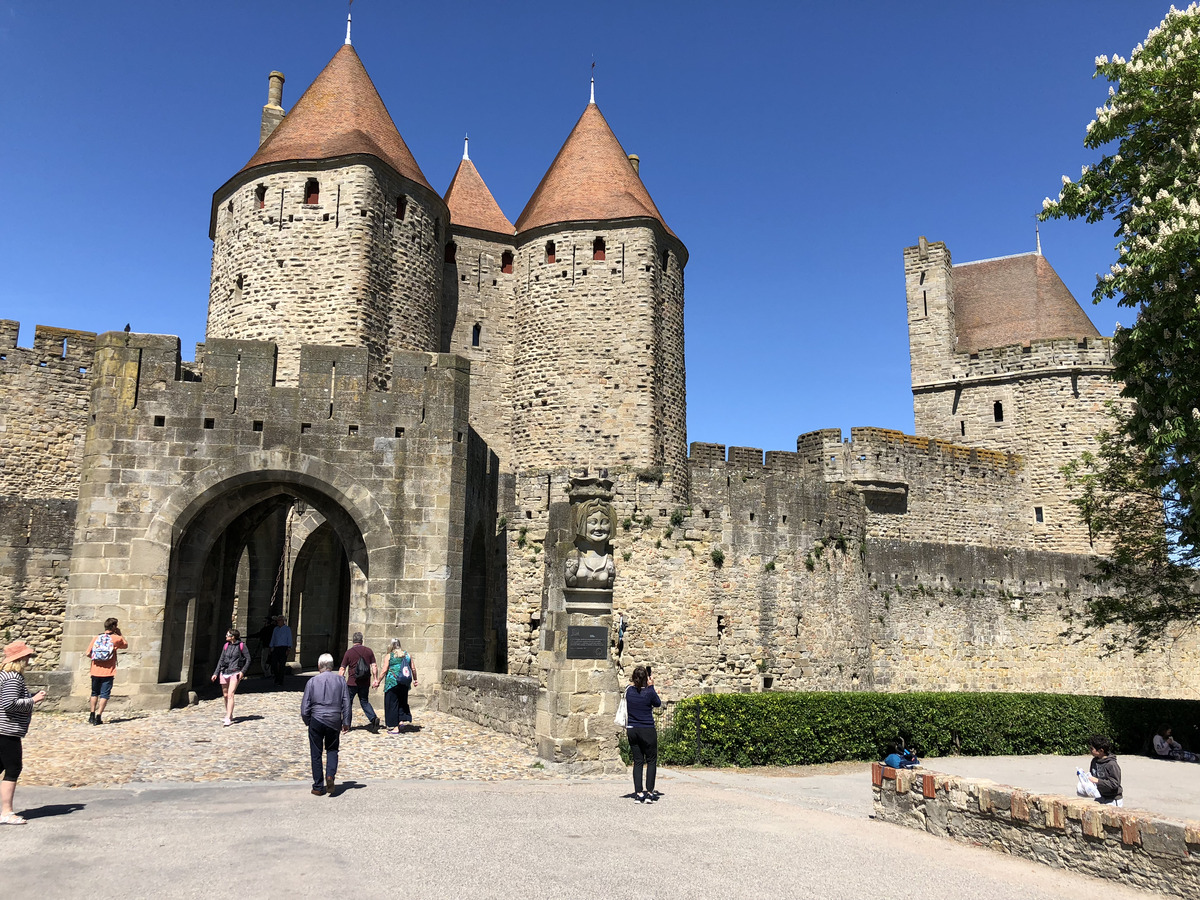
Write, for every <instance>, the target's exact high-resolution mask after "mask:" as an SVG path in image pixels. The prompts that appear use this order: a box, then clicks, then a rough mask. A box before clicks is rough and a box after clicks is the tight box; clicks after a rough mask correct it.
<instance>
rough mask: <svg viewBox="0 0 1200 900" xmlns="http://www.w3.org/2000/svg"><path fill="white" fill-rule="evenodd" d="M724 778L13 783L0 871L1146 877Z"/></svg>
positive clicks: (179, 883)
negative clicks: (14, 804) (1099, 871)
mask: <svg viewBox="0 0 1200 900" xmlns="http://www.w3.org/2000/svg"><path fill="white" fill-rule="evenodd" d="M114 730H115V729H114ZM723 774H728V773H723ZM735 774H736V773H735ZM855 777H856V778H857V776H855ZM736 780H738V781H741V782H744V784H742V785H740V786H739V785H737V784H713V783H709V781H708V780H706V776H705V774H704V773H701V774H700V776H699V777H692V776H691V774H690V773H689V775H687V776H683V777H681V776H676V775H674V773H665V774H664V777H663V778H662V779H661V781H660V784H659V787H660V788H661V789H662V790H663V791H664V797H663V798H662V799H661V800H660V801H659V802H658V803H654V804H646V805H640V804H637V803H635V802H633V801H632V800H630V799H628V798H627V793H628V791H629V784H628V781H627V780H626V779H624V778H619V777H613V776H608V777H603V778H596V779H589V780H577V779H568V778H554V779H549V780H544V781H530V780H509V781H492V782H484V781H479V780H460V781H445V780H413V781H401V780H378V781H377V780H374V779H357V780H354V781H352V782H348V783H347V784H346V785H345V788H344V789H343V791H342V792H341V793H339V794H337V795H336V796H335V797H333V798H332V799H330V798H326V797H313V796H312V795H311V794H309V791H308V785H307V784H305V783H304V782H303V781H294V782H291V783H288V784H278V783H275V784H272V783H237V782H222V783H216V784H186V785H178V784H174V785H173V784H160V785H140V786H139V785H118V786H114V787H110V788H78V789H75V790H67V789H62V788H47V787H27V786H25V785H22V786H20V787H19V788H18V792H17V797H18V805H19V806H20V807H21V808H22V809H24V810H25V811H26V815H28V816H29V819H30V821H29V824H28V825H25V826H22V827H19V828H11V827H10V828H3V827H0V859H2V860H3V866H2V868H3V872H4V874H3V890H4V895H5V896H6V897H7V896H9V895H10V894H11V895H12V896H14V897H27V896H28V897H39V898H58V897H72V898H73V897H84V896H87V897H95V898H101V900H103V898H109V897H114V898H116V897H120V898H123V900H124V898H141V897H155V898H158V897H164V896H167V897H172V898H176V897H179V898H190V897H197V898H205V900H209V898H213V897H222V896H231V897H271V898H273V897H311V896H318V895H323V894H328V895H333V894H344V893H346V892H347V891H352V892H355V893H358V892H362V893H367V894H370V895H380V896H389V897H390V896H396V897H401V898H403V900H425V898H446V897H453V898H459V900H473V898H509V897H512V898H519V900H543V898H544V900H574V898H587V900H595V898H597V897H603V898H606V900H624V898H631V900H632V898H638V900H641V898H648V897H652V898H656V900H677V898H678V900H695V898H697V897H722V898H723V897H735V898H741V897H761V898H800V900H803V898H821V900H865V898H878V897H898V898H920V900H962V898H964V897H970V898H980V900H1095V898H1096V897H1098V896H1103V897H1104V898H1105V900H1136V898H1143V900H1144V898H1148V897H1150V896H1152V895H1149V894H1144V893H1140V892H1137V891H1134V890H1132V889H1130V888H1127V887H1124V886H1121V885H1117V884H1112V883H1108V882H1100V881H1097V880H1094V879H1091V878H1089V877H1086V876H1082V875H1077V874H1072V873H1068V872H1064V871H1061V870H1057V869H1050V868H1047V867H1045V866H1041V865H1038V864H1036V863H1032V862H1027V861H1025V860H1021V859H1016V858H1013V857H1009V856H1005V855H1003V854H1000V853H996V852H994V851H991V850H987V849H983V848H977V847H969V846H964V845H961V844H956V843H953V842H950V841H945V840H942V839H940V838H935V837H933V836H931V835H927V834H924V833H921V832H916V831H913V830H910V829H905V828H899V827H897V826H894V825H887V824H884V823H881V822H875V821H872V820H870V819H866V818H861V817H854V818H851V817H848V816H844V815H833V814H830V813H827V812H822V811H815V810H811V809H808V808H806V807H805V806H804V805H802V804H800V803H796V802H792V800H790V799H789V797H788V796H787V794H786V793H783V792H781V791H780V789H779V785H781V784H783V785H785V786H786V785H793V784H795V783H798V782H802V781H805V779H799V778H771V777H769V776H767V777H764V776H752V775H737V776H736ZM864 781H866V784H868V785H869V781H867V780H865V779H858V783H859V784H860V785H863V782H864ZM764 785H765V787H764ZM860 790H864V791H865V787H860ZM764 792H765V793H764Z"/></svg>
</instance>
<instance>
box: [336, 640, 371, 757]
mask: <svg viewBox="0 0 1200 900" xmlns="http://www.w3.org/2000/svg"><path fill="white" fill-rule="evenodd" d="M350 640H351V642H352V643H351V645H350V649H349V650H347V651H346V653H345V655H344V656H343V657H342V666H341V668H340V669H338V674H339V675H341V676H342V677H343V678H345V679H346V687H348V688H349V689H350V706H351V707H353V706H354V698H355V697H358V702H359V704H360V705H361V706H362V711H363V714H364V715H365V716H366V717H367V730H368V731H370V732H371V734H378V733H379V716H377V715H375V707H373V706H372V705H371V700H370V693H371V688H372V687H379V671H378V669H377V668H376V666H375V651H374V650H372V649H371V648H370V647H364V646H363V635H362V632H361V631H356V632H354V636H353V637H352V638H351V639H350ZM351 715H353V712H352V713H351Z"/></svg>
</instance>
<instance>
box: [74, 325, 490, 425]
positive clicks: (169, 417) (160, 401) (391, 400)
mask: <svg viewBox="0 0 1200 900" xmlns="http://www.w3.org/2000/svg"><path fill="white" fill-rule="evenodd" d="M197 355H198V358H197V360H196V361H195V363H194V364H189V363H185V362H184V361H183V360H182V359H181V357H180V346H179V339H178V338H176V337H172V336H168V335H152V334H125V333H122V332H107V333H105V334H102V335H100V336H99V337H98V338H97V344H96V369H97V381H96V387H95V390H94V393H93V409H94V410H95V411H97V412H98V413H101V414H109V415H115V416H116V417H117V418H118V419H122V420H125V421H128V420H129V419H130V418H138V417H143V418H145V420H146V421H145V422H144V423H143V424H144V425H145V426H148V427H149V428H151V429H155V430H157V429H164V430H163V431H162V432H161V435H162V439H165V440H185V439H189V438H187V437H186V435H189V434H193V433H195V435H194V436H193V437H191V438H190V439H192V440H194V439H196V437H200V438H202V439H205V440H210V441H221V440H232V437H231V432H232V431H245V430H250V431H252V432H263V433H264V436H263V437H262V438H261V440H262V441H264V442H265V444H266V445H271V444H273V443H278V442H281V441H282V442H283V443H290V440H288V439H286V438H285V435H286V434H290V433H294V434H295V435H298V436H304V435H309V434H311V435H313V436H314V438H315V437H317V436H319V435H325V436H327V437H329V436H338V437H341V438H344V439H346V440H351V441H353V439H355V438H357V439H358V441H359V442H365V445H366V446H370V442H371V441H372V440H374V439H378V438H387V439H394V438H399V437H404V436H405V434H406V433H407V431H408V430H411V429H414V428H419V427H420V426H422V425H423V424H425V423H426V422H427V421H432V420H433V419H435V418H436V419H437V420H438V421H442V422H445V421H447V420H446V418H445V417H444V416H442V415H440V413H441V412H443V411H447V410H450V409H452V408H453V407H454V405H455V404H456V403H459V404H461V403H462V402H463V400H464V399H465V394H466V389H467V388H466V382H467V378H468V376H469V373H470V364H469V363H468V362H467V361H466V360H464V359H462V358H461V357H458V356H454V355H452V354H444V353H415V352H398V353H395V354H393V357H392V366H393V378H392V381H391V385H390V389H389V390H381V389H379V388H377V387H375V386H374V385H373V383H372V379H371V377H370V370H369V367H370V364H371V363H370V360H369V358H368V354H367V351H366V350H365V349H364V348H361V347H328V346H310V345H305V346H303V347H302V348H301V351H300V357H299V366H298V378H297V381H298V384H297V385H296V386H280V385H278V384H277V383H276V359H277V349H276V346H275V344H273V343H271V342H269V341H241V340H210V341H208V342H207V343H205V344H203V345H200V347H199V348H198V354H197ZM431 406H433V407H437V409H436V410H435V409H432V408H431ZM435 412H436V413H439V415H436V416H435ZM463 429H465V422H464V423H461V424H460V426H459V430H463Z"/></svg>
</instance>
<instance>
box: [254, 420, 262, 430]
mask: <svg viewBox="0 0 1200 900" xmlns="http://www.w3.org/2000/svg"><path fill="white" fill-rule="evenodd" d="M262 427H263V423H262V419H255V420H254V425H253V428H254V430H255V431H262Z"/></svg>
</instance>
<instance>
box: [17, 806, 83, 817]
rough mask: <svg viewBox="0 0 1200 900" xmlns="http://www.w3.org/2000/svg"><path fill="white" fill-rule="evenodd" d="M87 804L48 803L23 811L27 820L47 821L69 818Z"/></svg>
mask: <svg viewBox="0 0 1200 900" xmlns="http://www.w3.org/2000/svg"><path fill="white" fill-rule="evenodd" d="M86 806H87V804H86V803H48V804H46V805H45V806H35V807H34V808H33V809H26V810H22V811H21V815H22V816H24V817H25V818H26V819H46V818H49V817H50V816H67V815H70V814H71V813H73V812H79V810H81V809H83V808H84V807H86Z"/></svg>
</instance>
